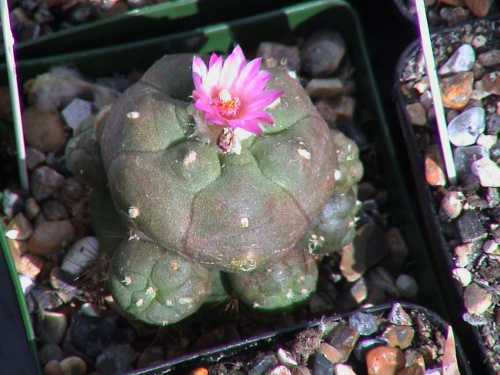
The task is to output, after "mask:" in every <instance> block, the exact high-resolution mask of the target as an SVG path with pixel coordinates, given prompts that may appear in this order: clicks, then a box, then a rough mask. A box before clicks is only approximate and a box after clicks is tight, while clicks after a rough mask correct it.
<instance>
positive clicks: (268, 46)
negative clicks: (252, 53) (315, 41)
mask: <svg viewBox="0 0 500 375" xmlns="http://www.w3.org/2000/svg"><path fill="white" fill-rule="evenodd" d="M257 55H258V56H262V58H263V59H275V60H276V61H278V62H280V63H281V64H283V63H284V64H285V65H286V66H287V67H288V69H289V70H291V71H292V72H298V71H300V53H299V49H298V48H297V47H296V46H292V47H290V46H286V45H284V44H280V43H273V42H263V43H260V44H259V50H258V51H257Z"/></svg>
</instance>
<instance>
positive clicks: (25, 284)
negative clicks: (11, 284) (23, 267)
mask: <svg viewBox="0 0 500 375" xmlns="http://www.w3.org/2000/svg"><path fill="white" fill-rule="evenodd" d="M19 284H20V285H21V290H22V291H23V294H24V295H25V296H26V295H27V294H28V293H29V292H30V291H31V289H33V287H34V286H35V282H34V281H33V279H32V278H31V277H29V276H26V275H19Z"/></svg>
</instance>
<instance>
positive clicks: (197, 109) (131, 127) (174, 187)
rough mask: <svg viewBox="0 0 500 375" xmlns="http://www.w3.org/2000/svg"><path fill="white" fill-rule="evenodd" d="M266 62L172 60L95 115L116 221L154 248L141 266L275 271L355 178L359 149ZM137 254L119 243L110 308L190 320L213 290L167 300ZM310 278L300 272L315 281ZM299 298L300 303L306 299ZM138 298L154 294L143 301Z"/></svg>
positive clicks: (239, 56)
mask: <svg viewBox="0 0 500 375" xmlns="http://www.w3.org/2000/svg"><path fill="white" fill-rule="evenodd" d="M206 62H208V65H207V64H206ZM262 63H263V62H262V61H261V59H260V58H257V59H254V60H252V61H247V60H246V59H245V56H244V55H243V52H242V50H241V48H240V47H239V46H237V47H236V48H235V49H234V51H233V52H232V53H231V54H230V55H229V56H228V57H227V58H226V59H224V58H222V57H220V56H217V55H215V54H213V55H212V56H211V57H209V58H201V57H198V56H195V57H194V58H193V56H192V55H187V54H180V55H168V56H165V57H163V58H162V59H160V60H159V61H157V62H156V63H155V64H154V65H153V66H152V67H151V68H150V69H149V70H147V71H146V73H145V74H144V75H143V77H142V79H141V80H140V81H139V82H137V83H136V84H134V85H133V86H131V87H130V88H129V89H128V90H127V91H125V92H124V93H123V94H122V95H121V96H120V98H118V100H117V101H116V102H115V103H114V104H113V105H112V106H111V108H108V109H105V110H103V111H102V112H101V113H100V114H99V115H98V116H97V120H96V122H95V126H94V129H95V140H96V141H97V142H95V143H98V144H99V148H100V152H101V160H100V163H101V164H100V165H99V166H98V167H99V168H101V169H102V170H103V172H104V175H105V177H104V178H105V180H107V188H108V189H109V193H110V196H111V198H112V201H113V204H114V207H115V209H116V212H117V213H118V215H119V216H120V219H121V221H122V222H123V223H124V224H125V226H126V227H127V230H129V231H130V232H131V233H133V234H134V235H133V238H134V239H135V240H137V241H138V242H139V243H141V242H144V243H149V244H153V245H154V246H155V247H151V245H147V246H146V248H147V249H148V250H147V251H145V253H144V255H145V254H146V253H148V252H151V253H154V254H155V257H160V255H159V254H161V251H160V250H158V249H164V250H163V251H165V252H169V254H170V253H172V252H173V253H177V256H180V257H181V258H180V259H178V258H175V259H176V261H175V264H176V265H177V266H176V267H174V268H175V270H174V271H176V272H178V271H179V270H180V269H182V268H183V267H184V266H183V265H184V264H185V265H186V267H187V268H186V269H189V270H195V269H197V266H194V265H192V264H191V262H194V263H196V264H199V265H202V266H204V267H206V268H207V269H209V270H212V271H214V270H215V271H223V272H229V273H240V272H252V271H257V270H259V269H262V267H266V265H269V264H273V263H274V262H276V261H278V260H279V259H280V258H281V257H282V256H283V255H284V254H286V253H287V252H290V251H291V250H292V249H294V246H295V245H296V243H298V241H299V239H301V237H302V236H303V235H304V234H305V233H308V231H310V230H311V229H310V228H311V225H312V224H313V223H314V222H315V218H316V217H317V216H318V215H319V214H320V213H321V212H322V210H323V207H324V206H325V204H326V203H327V202H328V201H329V199H330V198H331V196H332V194H334V193H335V194H336V193H346V192H347V191H350V189H351V188H352V186H353V183H355V182H357V181H359V178H360V177H361V171H362V167H361V164H360V162H359V160H358V156H357V148H356V146H355V144H354V143H353V142H352V141H351V140H350V139H348V138H347V137H345V136H343V135H342V134H341V133H339V132H338V131H334V130H331V129H329V127H328V126H327V124H326V123H325V121H324V120H323V119H322V117H321V116H320V115H319V113H318V112H317V110H316V108H315V107H314V105H313V104H312V102H311V101H310V99H309V97H308V95H307V94H306V92H305V90H304V89H303V88H302V87H301V85H300V83H299V81H298V79H297V78H295V76H294V75H293V74H290V72H289V71H288V70H287V68H286V67H285V66H282V65H280V64H279V63H276V62H271V63H268V64H267V65H266V66H264V67H261V64H262ZM339 135H340V136H339ZM85 139H86V140H87V141H86V142H87V143H88V142H89V137H87V138H85ZM82 142H83V141H82ZM79 147H83V148H85V147H86V146H85V145H79V144H78V139H77V140H76V141H75V142H74V143H73V144H72V145H71V146H70V148H71V149H72V150H74V149H78V148H79ZM92 147H94V148H95V145H93V146H92ZM74 155H77V153H74ZM340 155H344V156H345V158H347V159H348V160H347V159H346V160H347V161H348V162H349V163H351V164H353V163H354V164H355V165H356V167H355V168H354V169H355V172H352V171H349V170H346V169H347V168H346V167H345V165H344V166H343V165H342V163H341V159H342V158H341V156H340ZM344 156H343V157H344ZM75 157H76V156H75ZM69 159H71V154H70V155H69ZM70 161H71V160H70ZM351 164H349V165H351ZM75 165H77V163H76V164H75ZM78 165H80V166H81V165H82V163H80V164H78ZM89 168H90V166H89ZM99 168H94V169H92V171H95V170H96V169H99ZM349 169H352V168H351V167H349ZM79 172H80V173H81V174H82V173H83V174H85V171H83V172H82V171H81V170H79ZM92 173H93V174H94V175H95V172H92ZM353 173H354V175H355V177H354V178H353V177H352V175H353ZM89 174H90V172H89ZM346 179H348V180H349V181H350V183H348V184H347V185H348V186H347V185H346V184H345V181H344V182H343V180H346ZM98 180H99V181H102V178H99V179H98ZM341 180H342V181H341ZM344 185H345V188H344ZM339 186H340V187H342V189H343V191H338V189H339ZM342 189H341V190H342ZM349 230H350V229H349ZM309 250H310V249H309ZM304 251H308V250H307V249H306V250H304ZM137 252H140V246H130V245H126V244H125V245H123V244H122V245H121V246H119V249H118V250H115V252H114V255H113V260H112V264H111V270H110V285H111V286H112V292H113V293H114V294H115V299H117V301H118V303H119V304H120V305H121V306H122V307H123V308H124V309H125V310H127V311H129V312H133V315H134V316H136V317H138V318H140V319H143V320H145V321H148V322H151V323H156V324H166V323H171V322H173V321H177V320H179V319H180V317H179V316H180V315H179V314H178V312H176V313H175V314H174V313H172V314H170V313H168V312H164V313H165V315H166V316H167V317H164V318H162V319H160V318H159V317H160V316H161V314H162V312H161V311H163V310H162V306H163V308H164V310H165V311H166V310H168V309H172V308H175V301H177V300H179V301H184V302H185V301H194V302H193V304H192V306H193V309H195V308H196V307H195V306H198V305H199V304H200V303H199V302H200V301H202V300H203V299H205V298H206V297H207V296H206V294H207V293H206V291H207V290H209V289H210V288H209V287H208V288H201V289H203V293H195V292H194V291H193V293H192V294H193V295H190V296H187V295H183V296H180V295H179V296H176V295H175V293H174V292H171V293H174V295H171V294H169V295H168V296H163V295H162V294H161V293H160V291H161V289H162V287H161V286H160V285H156V284H155V283H153V282H152V281H151V280H152V278H153V275H158V271H154V270H151V269H150V268H152V267H154V266H153V264H154V262H152V261H149V263H148V262H144V261H142V262H139V261H138V259H139V258H140V257H141V255H138V254H137ZM294 252H297V250H296V248H295V250H294ZM168 257H169V259H170V258H172V259H174V257H173V256H172V255H168ZM294 257H295V258H296V259H297V262H303V259H304V257H303V256H299V255H297V256H292V258H294ZM162 262H164V263H165V261H164V260H163V261H162ZM134 264H140V265H138V266H137V267H135V266H134ZM162 264H163V263H162ZM166 264H167V263H165V264H164V265H163V266H161V267H162V268H161V269H163V270H168V269H169V267H168V266H166ZM286 264H293V260H290V259H288V260H286ZM134 267H135V268H134ZM146 268H147V269H146ZM268 268H269V267H268ZM278 268H279V267H278ZM313 268H314V270H312V269H313ZM313 268H311V267H308V268H307V269H308V270H309V269H311V270H312V271H311V272H312V273H311V274H313V275H317V271H316V270H315V267H313ZM304 269H306V268H304ZM186 272H187V271H186ZM189 272H195V271H189ZM189 272H188V273H185V274H184V276H183V277H184V278H185V280H188V279H189V277H188V276H186V275H188V274H189ZM308 272H309V271H308ZM195 273H196V274H197V276H196V280H197V282H198V283H199V285H204V284H203V283H205V282H206V283H208V285H209V284H210V277H209V276H208V272H207V273H206V275H203V277H202V275H201V274H200V273H199V272H198V271H196V272H195ZM148 275H149V276H148ZM154 277H156V278H157V279H158V280H159V279H161V278H160V277H159V276H154ZM172 277H175V276H172ZM294 277H295V276H294ZM314 277H316V276H314ZM263 282H265V281H263ZM313 284H314V282H311V283H310V285H313ZM290 285H291V284H290ZM148 288H149V289H148ZM241 288H242V285H239V289H241ZM198 289H200V288H199V287H198ZM302 289H303V290H302V292H301V294H300V293H299V295H302V296H303V297H304V298H307V297H308V296H309V295H310V293H312V291H313V290H306V289H304V288H302ZM145 290H158V292H157V293H155V295H154V296H155V298H152V297H151V296H149V297H150V298H149V299H148V298H145V297H144V296H143V294H144V291H145ZM153 299H154V300H155V301H156V302H155V304H157V305H158V306H160V307H158V306H157V305H155V306H156V307H154V308H150V310H151V311H152V310H154V313H153V312H151V311H150V312H149V313H148V306H149V302H148V303H147V304H146V303H145V301H149V300H153ZM138 301H139V302H138ZM165 301H167V302H168V303H167V302H165ZM294 301H295V300H294ZM287 303H288V304H289V303H290V302H287ZM294 303H295V302H294ZM167 305H168V306H167ZM269 305H273V306H274V303H273V304H271V303H270V304H269ZM151 306H153V303H152V302H151ZM190 306H191V305H190ZM148 314H149V315H148ZM168 316H170V318H171V319H170V318H169V317H168Z"/></svg>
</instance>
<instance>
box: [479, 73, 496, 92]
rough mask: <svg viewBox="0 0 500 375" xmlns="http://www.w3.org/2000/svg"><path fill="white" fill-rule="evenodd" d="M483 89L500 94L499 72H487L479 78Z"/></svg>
mask: <svg viewBox="0 0 500 375" xmlns="http://www.w3.org/2000/svg"><path fill="white" fill-rule="evenodd" d="M481 82H482V84H483V90H484V91H486V92H489V93H491V94H494V95H500V72H492V73H487V74H485V75H484V76H483V78H481Z"/></svg>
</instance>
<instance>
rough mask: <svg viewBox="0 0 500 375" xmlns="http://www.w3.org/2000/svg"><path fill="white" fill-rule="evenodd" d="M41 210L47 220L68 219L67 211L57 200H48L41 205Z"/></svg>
mask: <svg viewBox="0 0 500 375" xmlns="http://www.w3.org/2000/svg"><path fill="white" fill-rule="evenodd" d="M42 208H43V213H44V215H45V217H46V218H47V220H66V219H68V218H69V214H68V211H67V210H66V208H65V207H64V205H63V204H62V203H61V202H59V201H58V200H55V199H50V200H48V201H46V202H44V203H43V205H42Z"/></svg>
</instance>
